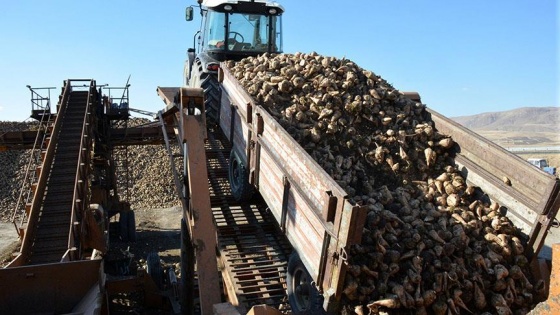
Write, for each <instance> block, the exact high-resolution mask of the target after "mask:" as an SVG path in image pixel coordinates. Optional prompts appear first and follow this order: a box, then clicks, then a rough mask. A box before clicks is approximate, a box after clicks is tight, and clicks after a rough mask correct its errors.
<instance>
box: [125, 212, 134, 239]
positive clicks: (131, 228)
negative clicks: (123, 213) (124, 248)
mask: <svg viewBox="0 0 560 315" xmlns="http://www.w3.org/2000/svg"><path fill="white" fill-rule="evenodd" d="M127 212H128V220H127V221H128V227H127V228H128V231H127V234H128V241H129V242H136V216H135V215H134V211H133V210H130V211H127Z"/></svg>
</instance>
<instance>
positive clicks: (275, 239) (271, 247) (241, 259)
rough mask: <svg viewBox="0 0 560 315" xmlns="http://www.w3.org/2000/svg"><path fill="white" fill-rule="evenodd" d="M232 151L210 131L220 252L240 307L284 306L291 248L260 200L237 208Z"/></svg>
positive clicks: (209, 155) (211, 181)
mask: <svg viewBox="0 0 560 315" xmlns="http://www.w3.org/2000/svg"><path fill="white" fill-rule="evenodd" d="M230 151H231V145H230V144H229V141H228V140H227V139H226V138H225V136H224V135H223V133H222V132H221V130H218V131H215V130H208V140H207V141H206V158H207V166H208V180H209V184H210V200H211V204H212V212H213V214H214V220H215V222H216V228H217V232H218V247H219V250H220V255H221V257H222V261H223V264H224V266H225V270H226V275H225V277H226V278H227V279H224V280H225V281H226V282H229V283H230V284H231V285H232V286H233V288H234V290H235V295H236V298H237V300H238V302H239V304H240V305H243V306H245V307H246V308H247V309H249V308H250V307H251V306H253V305H257V304H267V305H271V306H275V307H278V306H279V305H280V304H284V305H286V304H287V303H286V300H287V297H286V289H285V277H286V269H287V262H288V257H289V255H290V253H291V250H292V249H291V246H290V244H289V242H288V240H287V239H286V237H285V236H284V235H283V233H282V232H281V231H280V229H279V228H278V225H277V224H276V223H275V219H274V218H273V217H272V215H271V214H270V213H268V212H267V206H266V204H265V203H264V201H263V200H262V198H260V197H255V198H253V200H251V201H250V202H245V203H239V202H236V201H235V199H234V198H233V196H232V194H231V189H230V186H229V181H228V165H229V155H230Z"/></svg>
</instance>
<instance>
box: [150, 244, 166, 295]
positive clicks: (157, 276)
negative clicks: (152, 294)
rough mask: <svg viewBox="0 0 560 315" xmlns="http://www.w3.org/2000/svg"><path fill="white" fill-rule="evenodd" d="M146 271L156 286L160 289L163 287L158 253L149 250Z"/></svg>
mask: <svg viewBox="0 0 560 315" xmlns="http://www.w3.org/2000/svg"><path fill="white" fill-rule="evenodd" d="M146 272H147V273H148V274H149V275H150V277H152V280H154V282H155V284H156V286H157V287H158V288H159V289H160V290H161V289H162V288H163V268H161V262H160V259H159V255H158V253H156V252H151V253H149V254H148V256H147V257H146Z"/></svg>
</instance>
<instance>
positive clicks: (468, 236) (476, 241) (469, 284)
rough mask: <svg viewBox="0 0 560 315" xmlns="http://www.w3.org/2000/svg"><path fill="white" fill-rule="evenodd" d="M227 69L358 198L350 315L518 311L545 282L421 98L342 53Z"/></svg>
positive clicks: (275, 58) (270, 59) (261, 60)
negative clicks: (362, 217)
mask: <svg viewBox="0 0 560 315" xmlns="http://www.w3.org/2000/svg"><path fill="white" fill-rule="evenodd" d="M227 67H228V68H229V69H230V71H231V72H232V73H233V74H234V75H235V77H236V78H237V79H238V80H239V81H240V83H241V84H242V85H243V86H244V88H245V89H246V90H247V92H248V93H249V94H250V95H251V96H252V97H253V98H254V99H255V101H256V103H257V104H261V105H263V106H264V107H265V108H266V109H267V111H269V113H271V114H272V115H273V116H274V117H275V118H276V119H277V120H278V121H279V123H280V124H281V125H282V126H283V127H284V128H285V129H286V130H287V131H288V132H289V133H290V135H291V136H292V137H293V138H294V139H295V140H296V141H297V142H298V143H300V144H301V145H302V146H303V147H304V148H305V150H306V151H307V152H308V153H309V154H310V155H311V156H312V157H313V158H314V159H315V160H316V161H317V162H318V163H319V164H320V165H321V166H322V167H323V168H324V169H325V170H326V171H327V173H329V174H330V175H331V176H332V178H333V179H335V180H336V181H337V182H338V184H339V185H340V186H341V187H342V188H343V189H344V190H345V191H346V192H347V193H348V195H349V197H350V198H351V199H352V200H353V201H354V202H356V203H360V204H363V205H367V207H368V208H369V210H368V215H367V220H366V223H365V226H364V227H363V236H362V242H361V244H360V245H354V246H352V247H351V248H350V249H349V259H348V272H347V275H346V277H345V284H344V291H343V296H342V302H343V305H344V306H343V312H345V313H348V314H353V313H357V314H368V313H369V314H378V313H380V312H388V313H405V314H410V313H413V314H483V313H488V314H525V313H527V312H528V311H529V310H530V309H532V308H533V307H534V305H535V304H536V303H537V302H538V300H539V299H541V298H542V292H543V290H544V283H543V282H542V280H541V281H534V280H532V277H531V275H530V272H529V266H528V261H527V258H526V256H524V255H523V253H524V248H525V242H524V240H523V237H522V236H521V235H520V234H519V232H518V230H517V229H516V228H515V227H514V226H513V224H512V223H511V222H510V221H509V220H508V219H507V218H506V217H505V216H503V215H502V214H501V213H500V206H499V205H498V204H496V203H492V202H490V201H488V200H487V199H484V198H483V197H482V196H483V194H481V192H480V189H479V188H476V187H473V186H470V185H467V184H466V182H465V179H464V178H463V177H462V175H461V174H460V173H459V172H458V170H457V168H456V166H455V163H454V159H453V152H454V151H453V150H454V147H455V145H456V144H455V143H454V141H453V139H451V138H450V137H449V136H446V135H443V134H440V133H438V131H437V126H434V123H433V121H432V120H431V119H430V115H429V113H428V112H427V111H426V108H425V105H423V104H421V103H417V102H414V101H412V100H410V99H408V98H407V97H405V96H404V94H403V93H401V92H400V91H398V90H396V89H395V88H393V87H392V86H391V85H390V84H388V83H387V82H386V81H385V80H384V79H382V78H381V77H379V76H378V75H376V74H375V73H373V72H371V71H367V70H364V69H362V68H360V67H359V66H358V65H356V64H355V63H354V62H352V61H350V60H347V59H337V58H333V57H326V56H322V55H319V54H317V53H309V54H303V53H296V54H278V55H274V54H265V55H262V56H258V57H248V58H245V59H243V60H241V61H238V62H233V61H229V62H227Z"/></svg>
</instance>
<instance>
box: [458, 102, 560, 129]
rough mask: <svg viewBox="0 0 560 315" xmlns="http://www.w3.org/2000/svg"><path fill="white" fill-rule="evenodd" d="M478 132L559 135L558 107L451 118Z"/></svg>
mask: <svg viewBox="0 0 560 315" xmlns="http://www.w3.org/2000/svg"><path fill="white" fill-rule="evenodd" d="M451 119H453V120H454V121H456V122H458V123H460V124H461V125H463V126H465V127H467V128H469V129H472V130H478V131H514V132H531V133H533V132H538V133H540V132H553V133H558V134H560V107H522V108H518V109H513V110H509V111H504V112H492V113H482V114H478V115H472V116H460V117H453V118H451Z"/></svg>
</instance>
